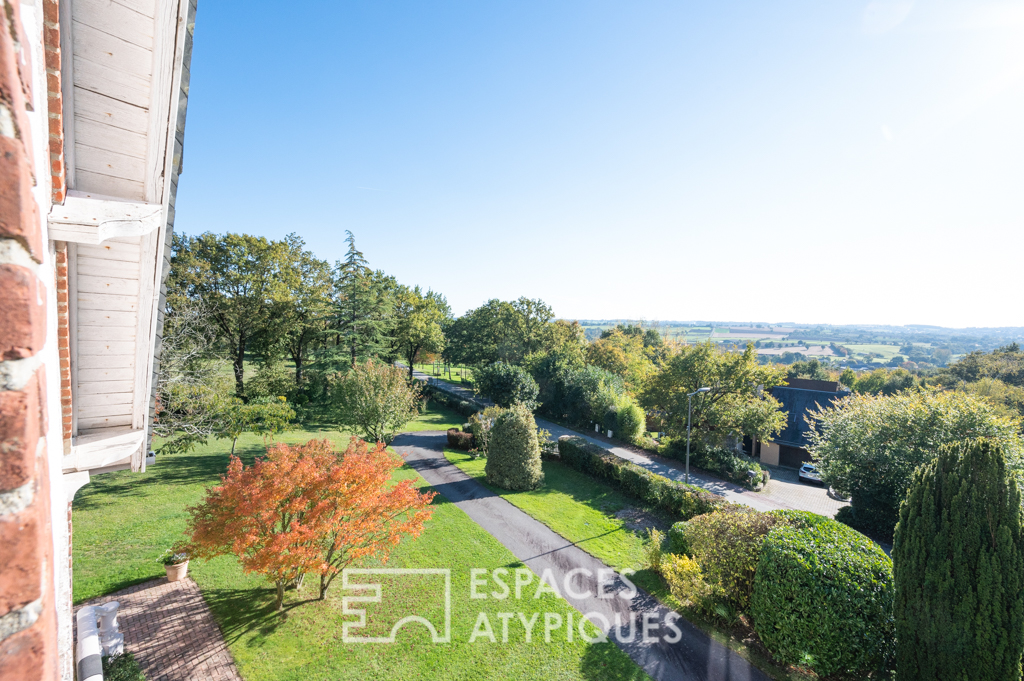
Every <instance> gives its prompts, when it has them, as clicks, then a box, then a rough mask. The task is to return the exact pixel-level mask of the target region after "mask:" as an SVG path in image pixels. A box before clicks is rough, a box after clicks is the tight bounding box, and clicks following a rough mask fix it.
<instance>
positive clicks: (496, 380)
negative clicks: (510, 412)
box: [473, 362, 538, 411]
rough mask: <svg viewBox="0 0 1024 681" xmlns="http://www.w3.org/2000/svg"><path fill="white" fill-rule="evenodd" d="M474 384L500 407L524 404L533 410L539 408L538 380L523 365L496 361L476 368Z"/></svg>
mask: <svg viewBox="0 0 1024 681" xmlns="http://www.w3.org/2000/svg"><path fill="white" fill-rule="evenodd" d="M473 385H474V386H475V387H476V389H477V391H478V392H479V393H481V394H483V395H486V396H487V397H490V398H491V399H492V400H494V402H495V404H497V405H498V406H500V407H510V406H512V405H513V404H522V405H525V406H526V408H527V409H530V410H531V411H532V410H534V409H536V408H537V390H538V388H537V382H536V381H534V380H533V377H532V376H530V374H529V373H527V371H526V369H523V368H522V367H518V366H515V365H512V364H506V363H505V362H495V363H494V364H492V365H490V366H488V367H484V368H483V369H477V370H476V373H475V374H474V375H473Z"/></svg>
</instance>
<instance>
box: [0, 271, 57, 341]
mask: <svg viewBox="0 0 1024 681" xmlns="http://www.w3.org/2000/svg"><path fill="white" fill-rule="evenodd" d="M45 300H46V290H45V288H44V286H43V283H42V282H41V281H39V278H38V277H37V276H36V275H35V273H34V272H32V270H30V269H28V268H27V267H22V266H21V265H11V264H3V265H0V360H7V359H23V358H25V357H31V356H32V355H34V354H36V353H37V352H39V350H41V349H42V347H43V343H44V342H45V341H46V306H45V303H44V301H45Z"/></svg>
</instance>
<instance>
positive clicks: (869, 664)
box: [750, 514, 893, 678]
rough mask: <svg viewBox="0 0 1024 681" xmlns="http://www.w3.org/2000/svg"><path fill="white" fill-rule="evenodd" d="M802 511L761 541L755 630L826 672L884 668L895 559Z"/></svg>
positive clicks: (775, 651)
mask: <svg viewBox="0 0 1024 681" xmlns="http://www.w3.org/2000/svg"><path fill="white" fill-rule="evenodd" d="M790 518H791V519H792V518H793V516H790ZM796 519H797V520H798V521H799V522H798V524H797V525H793V526H791V525H788V524H780V525H778V526H776V527H775V528H773V529H772V531H771V532H769V533H768V536H767V537H765V539H764V542H763V544H762V547H761V559H760V560H759V561H758V564H757V572H756V576H755V578H754V592H753V595H752V597H751V599H750V613H751V615H752V616H753V619H754V629H755V631H756V632H757V634H758V636H760V637H761V641H762V642H763V643H764V645H765V647H766V648H768V650H769V651H771V653H772V655H774V656H775V657H776V658H778V659H779V660H780V661H782V662H784V663H786V664H802V665H805V666H808V667H811V668H813V669H814V671H815V672H817V673H818V674H819V675H821V676H829V675H835V676H853V677H855V678H861V677H862V676H863V675H864V674H866V673H868V672H871V671H874V670H877V669H880V668H881V667H882V666H883V665H884V663H885V661H886V659H887V658H888V657H889V655H890V654H891V649H892V643H893V618H892V605H893V577H892V561H891V560H889V558H888V557H887V556H886V555H885V553H884V552H883V551H882V549H880V548H879V547H878V546H877V545H875V544H874V543H873V542H872V541H871V540H869V539H868V538H867V537H865V536H864V535H862V534H860V533H859V532H856V531H854V530H852V529H850V528H848V527H846V526H845V525H842V524H840V523H837V522H835V521H834V520H831V519H829V518H825V517H822V516H813V514H806V515H805V516H803V517H796ZM800 524H802V525H803V526H799V525H800Z"/></svg>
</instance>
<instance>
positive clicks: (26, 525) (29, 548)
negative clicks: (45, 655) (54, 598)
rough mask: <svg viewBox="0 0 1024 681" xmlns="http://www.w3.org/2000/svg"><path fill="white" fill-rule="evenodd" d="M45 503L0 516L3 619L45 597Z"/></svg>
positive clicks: (1, 614)
mask: <svg viewBox="0 0 1024 681" xmlns="http://www.w3.org/2000/svg"><path fill="white" fill-rule="evenodd" d="M41 506H42V504H39V503H38V502H36V503H33V504H32V505H31V506H29V507H28V508H27V509H25V510H24V511H22V512H21V513H16V514H14V515H10V516H3V517H0V565H3V566H4V569H3V571H2V572H0V616H3V615H6V614H7V613H9V612H10V611H11V610H14V609H16V608H20V607H22V606H24V605H26V604H27V603H31V602H32V601H34V600H36V599H37V598H39V597H40V596H42V584H43V580H42V575H43V561H44V559H45V553H44V551H45V545H46V537H45V536H44V535H43V533H42V529H43V528H42V525H43V522H42V519H41V518H40V517H39V515H40V512H39V511H40V508H41Z"/></svg>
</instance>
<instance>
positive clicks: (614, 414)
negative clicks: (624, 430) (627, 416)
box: [601, 404, 619, 433]
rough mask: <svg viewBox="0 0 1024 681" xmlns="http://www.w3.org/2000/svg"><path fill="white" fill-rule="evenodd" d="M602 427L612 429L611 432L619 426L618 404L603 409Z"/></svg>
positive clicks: (607, 429) (606, 429) (605, 429)
mask: <svg viewBox="0 0 1024 681" xmlns="http://www.w3.org/2000/svg"><path fill="white" fill-rule="evenodd" d="M601 427H602V429H603V430H604V431H605V432H607V431H609V430H610V431H612V432H613V433H614V432H615V431H616V430H618V428H619V407H618V405H615V404H613V405H611V406H610V407H608V408H607V409H605V410H604V418H603V419H602V420H601Z"/></svg>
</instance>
